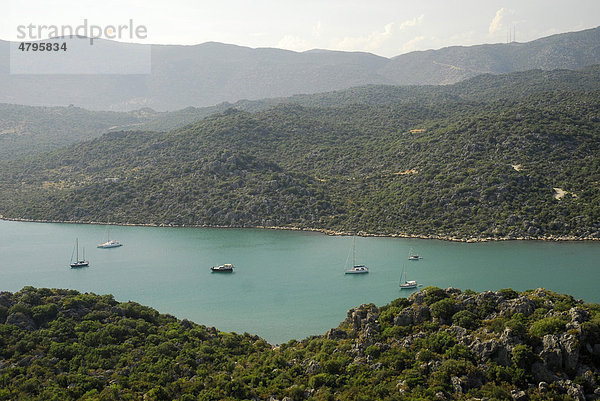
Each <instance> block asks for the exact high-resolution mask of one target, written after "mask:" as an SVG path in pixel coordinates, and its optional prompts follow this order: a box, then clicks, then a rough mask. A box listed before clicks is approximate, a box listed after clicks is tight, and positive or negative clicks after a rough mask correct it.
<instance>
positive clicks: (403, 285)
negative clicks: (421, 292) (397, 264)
mask: <svg viewBox="0 0 600 401" xmlns="http://www.w3.org/2000/svg"><path fill="white" fill-rule="evenodd" d="M417 286H418V283H417V281H416V280H406V265H405V266H404V267H403V269H402V277H400V289H401V290H408V289H411V288H417Z"/></svg>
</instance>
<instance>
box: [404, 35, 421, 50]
mask: <svg viewBox="0 0 600 401" xmlns="http://www.w3.org/2000/svg"><path fill="white" fill-rule="evenodd" d="M424 40H425V36H415V37H414V38H412V39H411V40H409V41H408V42H406V43H405V44H404V45H402V52H403V53H408V52H412V51H415V50H417V45H418V44H419V43H421V42H422V41H424Z"/></svg>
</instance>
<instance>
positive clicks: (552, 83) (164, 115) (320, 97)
mask: <svg viewBox="0 0 600 401" xmlns="http://www.w3.org/2000/svg"><path fill="white" fill-rule="evenodd" d="M599 89H600V67H599V66H597V65H595V66H590V67H586V68H584V69H582V70H579V71H571V70H554V71H541V70H533V71H526V72H521V73H513V74H507V75H491V74H486V75H481V76H478V77H475V78H472V79H469V80H467V81H464V82H461V83H459V84H455V85H446V86H391V85H369V86H362V87H356V88H351V89H346V90H340V91H332V92H325V93H318V94H312V95H295V96H291V97H282V98H272V99H262V100H253V101H250V100H240V101H238V102H235V103H221V104H218V105H215V106H210V107H201V108H196V107H187V108H185V109H182V110H176V111H171V112H157V111H155V110H152V109H149V108H144V109H140V110H136V111H131V112H127V113H117V112H101V111H89V110H85V109H82V108H79V107H73V106H69V107H31V106H21V105H12V104H0V160H7V159H15V158H19V157H23V156H27V155H32V154H36V153H40V152H43V151H48V150H53V149H58V148H60V147H63V146H66V145H69V144H72V143H74V142H80V141H84V140H90V139H93V138H97V137H99V136H100V135H102V134H103V133H106V132H108V131H122V130H131V129H136V130H143V131H148V130H150V131H167V130H171V129H175V128H179V127H182V126H184V125H187V124H190V123H193V122H195V121H198V120H200V119H202V118H204V117H206V116H209V115H212V114H216V113H223V112H224V111H226V110H228V109H230V108H235V109H237V110H244V111H249V112H257V111H263V110H266V109H268V108H270V107H273V106H277V105H281V104H297V105H301V106H307V107H340V106H350V105H356V104H366V105H372V106H374V105H388V104H401V103H402V104H407V103H424V104H431V103H436V104H439V103H442V102H446V101H451V102H455V101H465V102H469V101H474V102H490V101H493V100H502V99H505V100H510V101H514V100H523V99H524V98H526V97H528V96H531V95H533V94H540V93H546V92H554V91H576V92H585V91H595V90H599Z"/></svg>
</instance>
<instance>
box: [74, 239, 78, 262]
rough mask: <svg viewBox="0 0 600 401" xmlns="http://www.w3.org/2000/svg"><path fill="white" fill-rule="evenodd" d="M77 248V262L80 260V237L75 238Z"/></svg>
mask: <svg viewBox="0 0 600 401" xmlns="http://www.w3.org/2000/svg"><path fill="white" fill-rule="evenodd" d="M75 249H77V251H76V255H77V256H76V257H75V262H79V238H75Z"/></svg>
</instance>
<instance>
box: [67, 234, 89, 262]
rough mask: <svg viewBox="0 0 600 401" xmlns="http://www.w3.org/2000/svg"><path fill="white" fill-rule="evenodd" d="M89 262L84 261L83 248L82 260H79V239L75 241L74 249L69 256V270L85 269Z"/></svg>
mask: <svg viewBox="0 0 600 401" xmlns="http://www.w3.org/2000/svg"><path fill="white" fill-rule="evenodd" d="M73 254H76V256H75V261H74V262H73ZM89 264H90V262H88V261H87V260H85V248H83V259H79V238H76V239H75V248H74V249H73V253H72V254H71V268H76V267H86V266H89Z"/></svg>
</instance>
